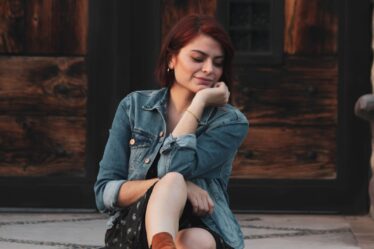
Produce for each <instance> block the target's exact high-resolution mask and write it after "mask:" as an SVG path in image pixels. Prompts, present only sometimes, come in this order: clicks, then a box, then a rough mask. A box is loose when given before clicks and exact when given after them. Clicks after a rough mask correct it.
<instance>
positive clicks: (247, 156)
mask: <svg viewBox="0 0 374 249" xmlns="http://www.w3.org/2000/svg"><path fill="white" fill-rule="evenodd" d="M238 73H239V82H238V84H237V85H236V87H235V90H234V92H233V95H234V97H233V102H234V104H235V105H236V106H237V107H239V108H240V109H241V110H242V111H243V112H244V113H245V114H246V116H247V117H248V119H249V121H250V130H249V134H248V136H247V138H246V141H245V143H244V144H243V145H242V147H241V149H240V151H239V153H238V158H237V159H236V161H235V164H234V169H233V177H234V178H235V177H241V178H284V179H295V178H297V179H298V178H310V179H312V178H313V179H325V178H335V177H336V160H335V157H336V137H335V134H336V132H337V108H338V107H337V104H338V103H337V101H338V96H337V92H338V81H337V79H338V67H337V59H336V58H335V57H296V56H294V57H287V59H286V60H285V61H284V64H283V65H282V66H273V67H246V66H243V67H239V70H238Z"/></svg>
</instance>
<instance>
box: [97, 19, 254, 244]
mask: <svg viewBox="0 0 374 249" xmlns="http://www.w3.org/2000/svg"><path fill="white" fill-rule="evenodd" d="M232 59H233V48H232V44H231V43H230V39H229V37H228V35H227V33H226V32H225V31H224V30H223V28H222V27H221V26H220V25H219V24H218V22H217V21H216V20H215V19H214V18H212V17H208V16H200V15H190V16H187V17H185V18H183V19H182V20H180V21H179V22H178V23H177V24H176V25H175V26H174V28H173V29H172V30H171V31H170V33H169V34H168V36H167V37H166V38H165V40H164V42H163V45H162V48H161V52H160V58H159V62H158V65H157V68H156V75H157V77H158V80H159V81H160V83H161V84H163V85H164V88H162V89H160V90H155V91H138V92H133V93H131V94H129V95H128V96H126V97H125V98H124V99H123V100H122V101H121V103H120V104H119V107H118V109H117V112H116V115H115V118H114V121H113V124H112V128H111V130H110V135H109V139H108V142H107V145H106V148H105V151H104V155H103V159H102V160H101V162H100V171H99V174H98V178H97V182H96V183H95V194H96V203H97V207H98V209H99V210H100V211H101V212H106V213H110V214H111V218H110V219H109V221H108V225H109V229H108V230H107V233H106V236H105V243H106V247H107V248H149V247H152V248H153V249H158V248H164V249H166V248H235V249H238V248H243V247H244V246H243V237H242V233H241V231H240V226H239V225H238V223H237V221H236V219H235V217H234V215H233V214H232V212H231V211H230V209H229V206H228V199H227V184H228V180H229V176H230V174H231V168H232V161H233V159H234V156H235V153H236V151H237V149H238V147H239V146H240V144H241V142H242V140H243V139H244V137H245V135H246V133H247V129H248V122H247V120H246V118H245V117H244V115H243V114H242V113H240V112H239V111H238V110H237V109H235V108H234V107H232V106H231V105H229V104H227V102H228V100H229V95H230V92H229V90H228V88H229V87H230V85H231V83H232V81H233V79H232V77H233V76H232V70H231V65H232Z"/></svg>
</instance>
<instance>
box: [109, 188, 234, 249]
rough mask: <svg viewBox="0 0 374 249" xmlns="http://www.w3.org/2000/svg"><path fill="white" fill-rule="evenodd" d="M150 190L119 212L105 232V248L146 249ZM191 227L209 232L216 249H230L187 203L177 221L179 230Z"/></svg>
mask: <svg viewBox="0 0 374 249" xmlns="http://www.w3.org/2000/svg"><path fill="white" fill-rule="evenodd" d="M152 190H153V186H152V187H151V188H149V189H148V191H147V192H146V193H145V194H144V196H143V197H142V198H140V199H139V200H138V201H137V202H135V203H134V204H132V205H131V206H129V207H128V208H124V209H123V210H121V213H120V215H119V216H118V217H117V219H116V220H115V221H114V224H113V226H112V228H110V229H108V230H107V231H106V234H105V248H107V249H148V242H147V233H146V229H145V212H146V209H147V204H148V201H149V197H150V196H151V194H152ZM192 227H199V228H203V229H206V230H207V231H209V232H210V233H211V234H212V235H213V237H214V239H215V241H216V245H217V246H216V248H217V249H232V248H231V247H230V246H228V245H227V244H226V243H225V242H224V241H223V239H222V238H221V237H220V236H219V235H218V234H217V233H215V232H214V231H212V230H210V229H209V228H208V227H207V226H206V225H205V224H204V223H203V222H202V221H201V219H200V218H199V217H198V216H196V215H194V214H193V212H192V206H191V204H190V203H189V202H187V204H186V207H185V209H184V210H183V214H182V217H181V218H180V220H179V230H182V229H186V228H192Z"/></svg>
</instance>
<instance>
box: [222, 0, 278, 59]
mask: <svg viewBox="0 0 374 249" xmlns="http://www.w3.org/2000/svg"><path fill="white" fill-rule="evenodd" d="M283 11H284V7H283V0H227V1H221V3H220V4H219V5H218V18H219V19H220V20H221V21H222V23H223V25H224V26H225V27H226V29H227V31H228V32H229V34H230V36H231V39H232V42H233V44H234V46H235V49H236V55H237V56H236V57H237V62H238V63H244V64H245V63H255V64H274V63H280V62H281V60H282V53H283V26H284V20H283V19H284V18H283V16H284V14H283Z"/></svg>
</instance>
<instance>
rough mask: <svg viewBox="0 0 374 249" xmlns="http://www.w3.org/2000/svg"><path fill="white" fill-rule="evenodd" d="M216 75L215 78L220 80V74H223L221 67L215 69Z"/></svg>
mask: <svg viewBox="0 0 374 249" xmlns="http://www.w3.org/2000/svg"><path fill="white" fill-rule="evenodd" d="M216 75H217V80H220V79H221V78H222V75H223V70H222V68H221V69H218V70H217V73H216Z"/></svg>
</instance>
